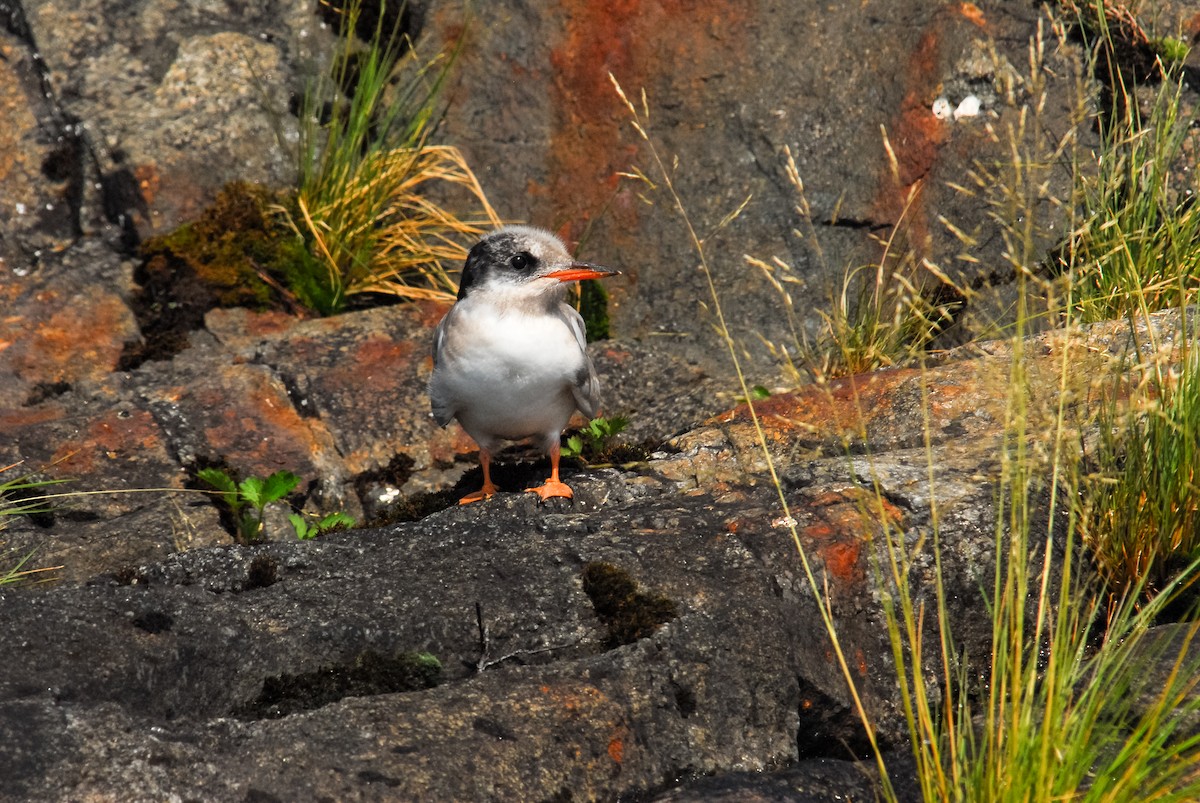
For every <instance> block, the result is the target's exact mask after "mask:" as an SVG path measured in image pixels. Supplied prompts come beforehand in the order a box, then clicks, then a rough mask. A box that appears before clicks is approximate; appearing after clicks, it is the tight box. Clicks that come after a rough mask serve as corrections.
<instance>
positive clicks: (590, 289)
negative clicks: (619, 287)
mask: <svg viewBox="0 0 1200 803" xmlns="http://www.w3.org/2000/svg"><path fill="white" fill-rule="evenodd" d="M579 314H580V315H582V316H583V322H584V323H585V324H587V339H588V342H589V343H593V342H595V341H597V340H608V338H609V326H608V323H609V321H608V291H607V290H605V289H604V285H603V283H601V282H599V281H588V282H580V283H579Z"/></svg>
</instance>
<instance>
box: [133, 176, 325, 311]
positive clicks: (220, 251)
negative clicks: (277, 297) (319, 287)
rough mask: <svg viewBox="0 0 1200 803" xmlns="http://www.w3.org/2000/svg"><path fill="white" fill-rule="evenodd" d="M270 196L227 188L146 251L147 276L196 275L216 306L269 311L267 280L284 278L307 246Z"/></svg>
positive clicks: (238, 186) (250, 188)
mask: <svg viewBox="0 0 1200 803" xmlns="http://www.w3.org/2000/svg"><path fill="white" fill-rule="evenodd" d="M275 202H276V200H275V197H274V194H273V193H271V192H270V191H269V190H267V189H265V188H263V187H259V186H256V185H253V184H248V183H246V182H243V181H234V182H231V183H229V184H227V185H226V186H225V188H224V189H222V190H221V192H220V193H219V194H218V195H217V197H216V199H215V200H214V201H213V203H212V205H211V206H210V207H208V208H207V209H205V210H204V212H203V213H202V214H201V215H200V217H199V218H197V219H196V220H194V221H191V222H190V223H185V224H183V225H182V226H180V227H179V228H177V229H175V230H174V231H172V232H169V233H167V234H163V235H160V236H158V237H152V238H150V239H149V240H147V241H146V242H145V243H144V244H143V245H142V249H141V252H142V256H143V257H144V258H145V259H146V268H145V270H146V273H147V274H149V276H150V278H151V280H152V281H153V279H154V278H156V277H155V274H163V273H166V274H180V273H183V274H191V275H194V276H195V277H196V278H197V279H198V280H199V282H200V284H201V285H202V286H203V287H204V288H206V289H207V290H208V291H209V292H210V293H211V295H212V300H213V306H226V307H228V306H247V307H254V308H259V309H261V308H263V307H266V306H268V305H269V304H270V303H271V302H272V299H273V291H272V288H271V285H270V284H269V283H268V282H267V281H264V279H263V275H264V274H265V275H270V274H272V273H276V272H279V271H280V270H281V269H282V268H284V267H285V266H286V263H287V262H288V261H290V260H292V259H295V257H296V246H297V244H299V247H300V250H303V243H302V242H300V241H299V238H297V237H296V236H295V235H294V234H293V233H291V232H290V231H289V230H288V229H286V228H285V227H284V226H282V225H281V224H280V223H279V222H278V221H277V220H276V219H275V217H274V215H272V214H271V213H270V212H269V209H270V206H271V205H272V204H274V203H275Z"/></svg>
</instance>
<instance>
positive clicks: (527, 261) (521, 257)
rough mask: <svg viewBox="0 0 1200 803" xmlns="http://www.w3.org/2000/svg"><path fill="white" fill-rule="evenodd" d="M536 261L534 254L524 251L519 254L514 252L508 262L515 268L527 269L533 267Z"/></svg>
mask: <svg viewBox="0 0 1200 803" xmlns="http://www.w3.org/2000/svg"><path fill="white" fill-rule="evenodd" d="M535 261H536V260H535V259H534V258H533V255H532V254H527V253H525V252H524V251H522V252H521V253H519V254H514V255H513V258H512V259H510V260H508V264H510V265H512V266H513V270H520V271H526V270H529V269H530V268H532V267H533V263H534V262H535Z"/></svg>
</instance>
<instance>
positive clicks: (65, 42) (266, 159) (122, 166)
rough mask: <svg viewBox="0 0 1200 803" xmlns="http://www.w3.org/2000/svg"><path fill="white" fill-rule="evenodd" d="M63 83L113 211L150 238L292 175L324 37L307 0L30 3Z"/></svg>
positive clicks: (49, 72) (56, 80)
mask: <svg viewBox="0 0 1200 803" xmlns="http://www.w3.org/2000/svg"><path fill="white" fill-rule="evenodd" d="M24 6H25V10H26V17H27V19H28V25H29V29H30V32H31V38H32V40H33V41H34V42H35V43H36V47H37V49H38V52H39V54H40V56H41V58H42V59H43V60H44V62H45V68H46V78H47V81H48V84H49V86H50V87H51V88H52V89H53V91H54V93H55V95H56V96H57V98H58V99H59V101H60V102H61V103H62V105H63V108H64V110H65V111H66V112H67V113H68V114H70V115H71V116H72V117H73V118H75V119H78V120H80V121H81V124H82V129H83V132H84V135H85V137H86V138H87V141H88V143H89V145H90V148H91V149H92V151H93V155H94V158H95V159H96V161H97V166H98V168H99V172H100V174H101V176H102V179H101V181H102V184H103V193H104V203H105V207H106V212H107V214H108V215H109V218H110V219H111V220H113V222H118V223H119V224H120V225H122V226H125V227H128V226H132V227H134V228H136V231H137V235H138V236H140V237H143V238H144V237H146V236H149V235H150V234H152V233H159V232H163V231H167V230H170V229H172V228H174V227H175V226H177V225H179V224H180V223H182V222H184V221H185V220H188V219H189V218H192V217H195V216H196V215H198V214H199V212H200V211H201V210H202V209H203V208H204V206H205V205H206V204H207V203H209V202H210V201H211V200H212V199H213V197H214V196H215V195H216V193H217V191H218V190H219V189H220V188H221V187H222V186H223V185H224V184H225V183H226V182H229V181H232V180H234V179H242V180H246V181H252V182H263V183H267V184H271V185H275V186H278V185H282V184H286V183H288V182H290V181H291V180H293V177H294V170H295V165H294V163H293V161H292V159H291V157H290V155H289V154H288V153H287V152H286V151H285V149H284V148H283V147H282V146H281V144H280V141H279V138H278V137H279V136H282V137H283V138H284V139H285V140H288V141H294V138H295V117H294V116H293V115H291V114H290V113H289V112H288V99H289V95H290V93H292V92H293V91H295V90H296V89H298V88H299V87H300V78H299V75H298V69H299V67H298V65H299V63H300V62H301V61H303V60H305V59H308V58H311V57H312V51H310V50H309V47H310V46H311V44H312V43H313V42H314V41H320V42H321V43H322V45H324V44H327V43H328V41H329V40H328V39H327V38H325V37H327V34H326V33H324V32H323V30H322V26H321V25H320V24H319V22H318V20H317V19H316V18H315V16H313V15H312V9H311V8H310V4H309V3H308V2H306V0H281V2H273V3H270V4H268V5H265V6H258V5H254V6H244V7H243V6H229V5H221V4H217V5H214V4H212V3H207V2H202V1H201V0H187V2H183V3H176V2H165V1H164V0H139V1H138V2H136V3H134V4H133V6H132V7H131V8H129V9H127V10H126V11H125V12H124V13H122V14H120V15H116V16H114V15H113V14H112V13H111V9H110V8H109V6H108V5H107V4H105V3H104V2H90V0H89V1H88V2H81V3H70V4H63V3H61V2H57V0H27V2H25V3H24Z"/></svg>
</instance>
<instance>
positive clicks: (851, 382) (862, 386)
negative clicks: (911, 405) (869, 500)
mask: <svg viewBox="0 0 1200 803" xmlns="http://www.w3.org/2000/svg"><path fill="white" fill-rule="evenodd" d="M914 376H920V371H918V370H916V369H892V370H887V371H879V372H876V373H871V374H858V375H856V376H848V377H842V378H840V379H836V380H834V381H832V382H828V383H826V384H824V385H808V386H806V387H803V388H800V389H799V390H796V391H792V392H790V393H779V394H776V395H774V396H772V397H771V398H769V399H764V400H763V401H757V402H754V410H755V412H756V413H757V414H758V416H759V418H760V420H761V421H762V424H763V426H764V428H765V429H766V434H767V436H768V437H770V438H773V439H779V438H784V439H786V438H788V437H790V436H791V433H794V432H795V431H797V430H805V431H818V432H821V433H823V434H835V433H839V432H845V431H855V432H857V431H858V430H860V429H862V428H863V427H865V426H866V425H867V424H868V423H869V422H870V421H871V420H873V419H876V418H878V417H880V416H882V415H884V414H886V413H887V412H889V411H890V410H891V408H892V403H893V399H894V397H895V395H896V388H897V387H898V386H899V385H901V384H903V383H905V382H907V381H909V380H910V379H912V378H913V377H914ZM711 420H712V421H714V422H720V423H734V422H739V421H749V420H750V408H749V405H746V404H741V405H738V406H737V407H735V408H734V409H733V410H730V411H729V412H727V413H724V414H722V415H721V416H718V417H717V418H715V419H711Z"/></svg>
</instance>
